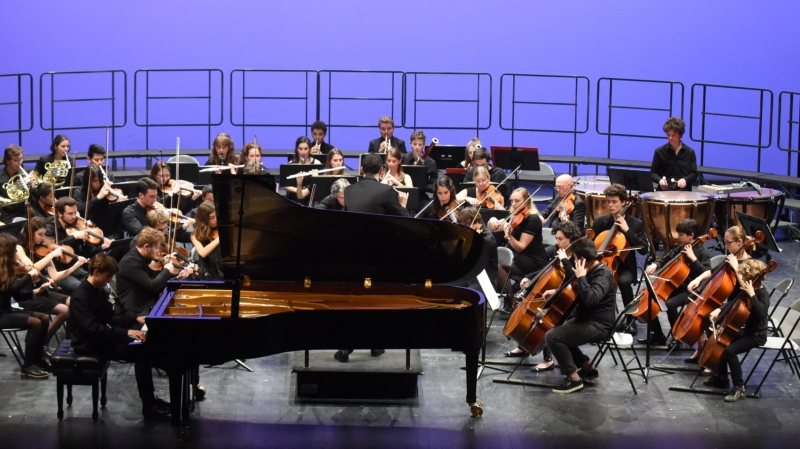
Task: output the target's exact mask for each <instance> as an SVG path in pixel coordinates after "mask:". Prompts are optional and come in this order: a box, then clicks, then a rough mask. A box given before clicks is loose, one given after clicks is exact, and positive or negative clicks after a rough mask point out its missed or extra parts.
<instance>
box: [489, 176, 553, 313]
mask: <svg viewBox="0 0 800 449" xmlns="http://www.w3.org/2000/svg"><path fill="white" fill-rule="evenodd" d="M529 197H530V193H528V190H527V189H525V188H524V187H519V188H517V189H514V191H513V192H511V197H510V200H511V207H510V208H509V210H511V211H512V214H513V215H512V217H511V222H509V221H506V220H498V219H497V218H495V217H492V218H490V219H489V223H488V226H487V227H488V228H489V230H490V231H492V232H500V231H503V232H504V233H505V239H506V241H507V245H506V246H507V247H508V248H510V249H511V251H512V252H513V253H514V262H513V264H512V265H511V266H508V265H499V266H498V268H497V273H498V276H499V277H500V282H503V288H504V289H505V290H506V298H505V301H506V303H505V312H508V313H511V309H512V308H513V300H514V287H513V285H512V284H511V282H510V279H509V278H510V276H512V275H513V276H525V275H526V274H528V273H531V272H533V271H538V270H540V269H542V267H544V266H545V265H547V262H548V260H547V252H546V251H545V248H544V244H543V240H542V221H541V220H539V217H537V216H536V213H537V212H536V211H535V207H532V204H531V202H530V201H528V198H529ZM517 215H523V216H525V218H523V219H522V221H521V222H520V223H519V224H518V225H517V226H516V227H514V226H512V223H513V222H515V218H516V216H517Z"/></svg>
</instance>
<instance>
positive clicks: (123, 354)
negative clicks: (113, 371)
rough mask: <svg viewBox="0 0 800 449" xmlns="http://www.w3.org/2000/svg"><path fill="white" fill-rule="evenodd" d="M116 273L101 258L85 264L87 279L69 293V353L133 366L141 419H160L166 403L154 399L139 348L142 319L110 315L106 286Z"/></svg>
mask: <svg viewBox="0 0 800 449" xmlns="http://www.w3.org/2000/svg"><path fill="white" fill-rule="evenodd" d="M118 271H119V267H118V265H117V262H116V261H115V260H114V259H113V258H111V257H109V256H107V255H105V254H97V255H95V256H94V257H93V258H92V260H91V261H90V263H89V273H90V274H89V277H88V278H87V279H86V280H85V281H83V282H81V284H80V285H79V286H78V288H76V289H75V292H74V293H73V301H72V304H71V305H70V311H71V314H70V318H69V327H70V328H71V329H72V349H73V350H74V351H75V352H76V353H77V354H80V355H99V356H101V357H103V358H106V359H113V360H125V361H126V362H133V363H134V373H135V376H136V387H137V389H138V390H139V398H140V399H141V400H142V415H144V417H145V419H150V418H156V417H159V416H164V415H166V414H168V413H169V412H170V407H169V403H167V402H164V401H162V400H161V399H159V398H158V397H157V396H155V387H154V386H153V369H152V364H151V363H150V361H149V360H148V358H147V356H146V354H145V353H144V351H145V347H144V346H142V345H131V344H130V343H131V342H133V341H144V340H145V338H146V335H145V333H144V332H142V331H141V329H142V325H143V324H144V316H138V317H133V316H127V315H114V307H113V305H112V304H111V303H110V302H109V294H108V290H106V288H105V287H106V285H108V283H109V282H111V280H112V278H113V277H114V275H115V274H116V273H117V272H118Z"/></svg>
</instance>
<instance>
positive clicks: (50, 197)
mask: <svg viewBox="0 0 800 449" xmlns="http://www.w3.org/2000/svg"><path fill="white" fill-rule="evenodd" d="M55 197H56V195H55V191H54V190H53V184H50V183H49V182H42V183H41V184H39V185H37V186H36V187H33V188H32V189H31V196H29V197H28V204H29V205H30V208H31V217H39V218H42V219H47V218H50V217H52V216H53V211H54V205H55V202H56V200H55Z"/></svg>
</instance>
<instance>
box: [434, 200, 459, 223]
mask: <svg viewBox="0 0 800 449" xmlns="http://www.w3.org/2000/svg"><path fill="white" fill-rule="evenodd" d="M436 201H439V200H436ZM462 204H464V201H462V202H460V203H459V202H457V201H456V200H451V201H450V202H449V203H447V205H446V206H443V207H442V208H441V209H439V219H440V220H444V219H445V218H449V219H450V220H452V221H453V223H455V222H456V215H455V212H456V211H457V210H458V208H459V207H461V205H462Z"/></svg>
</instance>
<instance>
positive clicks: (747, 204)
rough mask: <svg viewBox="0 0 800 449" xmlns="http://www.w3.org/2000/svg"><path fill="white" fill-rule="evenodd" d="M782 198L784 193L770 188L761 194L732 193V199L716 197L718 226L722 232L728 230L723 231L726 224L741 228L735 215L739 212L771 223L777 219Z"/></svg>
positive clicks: (715, 212)
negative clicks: (776, 215) (776, 214)
mask: <svg viewBox="0 0 800 449" xmlns="http://www.w3.org/2000/svg"><path fill="white" fill-rule="evenodd" d="M781 198H783V192H781V191H780V190H775V189H768V188H762V189H761V193H758V192H756V191H755V190H754V191H752V192H738V193H731V195H730V199H729V198H728V195H714V200H715V201H716V207H715V208H714V214H715V216H716V220H717V226H718V227H719V228H720V229H719V230H720V231H722V232H724V231H726V230H727V229H722V228H724V227H725V225H726V223H727V226H728V227H731V226H740V225H741V223H739V217H737V216H736V213H735V211H737V210H738V211H740V212H744V213H745V214H747V215H753V216H755V217H758V218H763V219H764V221H766V222H767V223H770V222H772V220H773V219H774V218H775V213H776V212H777V210H778V203H779V201H780V200H781Z"/></svg>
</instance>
